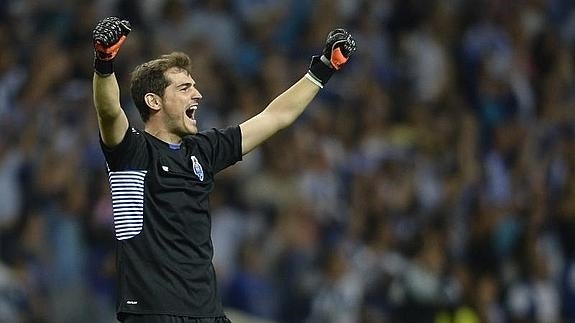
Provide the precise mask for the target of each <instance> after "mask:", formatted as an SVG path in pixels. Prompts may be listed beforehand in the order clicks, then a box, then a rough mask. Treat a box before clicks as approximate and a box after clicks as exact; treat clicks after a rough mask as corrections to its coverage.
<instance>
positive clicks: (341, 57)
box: [307, 28, 357, 88]
mask: <svg viewBox="0 0 575 323" xmlns="http://www.w3.org/2000/svg"><path fill="white" fill-rule="evenodd" d="M356 49H357V46H356V44H355V40H354V39H353V37H352V36H351V34H350V33H349V32H347V31H346V30H345V29H343V28H338V29H335V30H332V31H331V32H330V33H329V34H328V35H327V39H326V41H325V47H324V49H323V53H322V55H321V56H319V55H318V56H313V57H312V60H311V64H310V66H309V71H308V73H307V75H309V76H310V77H309V79H310V80H312V82H314V83H316V84H317V85H319V86H320V87H322V88H323V86H324V85H325V84H326V83H327V81H328V80H329V79H330V77H331V76H332V75H333V73H334V72H335V71H338V70H339V69H341V68H342V67H343V65H345V63H347V61H348V60H349V57H350V56H351V55H352V54H353V53H354V52H355V51H356Z"/></svg>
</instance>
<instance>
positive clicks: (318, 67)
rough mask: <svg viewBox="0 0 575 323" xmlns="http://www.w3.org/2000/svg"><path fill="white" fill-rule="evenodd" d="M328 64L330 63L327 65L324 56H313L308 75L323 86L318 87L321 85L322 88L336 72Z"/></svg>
mask: <svg viewBox="0 0 575 323" xmlns="http://www.w3.org/2000/svg"><path fill="white" fill-rule="evenodd" d="M328 64H329V61H328V63H327V64H326V63H325V62H324V61H323V56H313V57H312V58H311V63H310V65H309V71H308V73H307V75H309V76H311V77H312V78H313V79H314V80H316V81H317V82H319V83H320V84H321V85H320V84H318V85H320V87H322V88H323V86H324V85H325V84H326V83H327V81H329V79H330V78H331V76H332V75H333V73H334V72H335V70H334V69H333V68H331V67H330V66H329V65H328ZM312 81H313V80H312ZM314 83H315V82H314ZM316 84H317V83H316Z"/></svg>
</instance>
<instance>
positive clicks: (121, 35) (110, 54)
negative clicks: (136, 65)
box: [92, 17, 132, 75]
mask: <svg viewBox="0 0 575 323" xmlns="http://www.w3.org/2000/svg"><path fill="white" fill-rule="evenodd" d="M131 30H132V29H131V27H130V23H129V22H128V21H127V20H120V19H119V18H117V17H108V18H105V19H103V20H101V21H100V22H98V24H97V25H96V27H95V28H94V31H93V33H92V41H93V45H94V69H95V70H96V73H98V74H100V75H110V74H112V73H113V72H114V67H113V64H112V61H113V60H114V57H116V55H117V54H118V51H119V50H120V47H121V46H122V44H124V41H126V36H127V35H128V34H129V33H130V31H131Z"/></svg>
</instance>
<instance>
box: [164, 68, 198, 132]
mask: <svg viewBox="0 0 575 323" xmlns="http://www.w3.org/2000/svg"><path fill="white" fill-rule="evenodd" d="M164 75H165V77H166V79H167V80H168V81H169V82H170V85H168V87H166V90H165V92H164V96H163V97H162V103H163V104H162V107H163V110H164V122H165V124H166V127H167V129H169V130H170V131H171V132H173V133H175V134H177V135H179V136H181V137H183V136H185V135H189V134H195V133H197V132H198V127H197V124H196V118H195V113H196V109H197V108H198V103H199V101H200V100H201V99H202V94H201V93H200V91H198V89H196V87H195V84H196V82H195V81H194V79H192V77H191V76H190V75H189V74H188V73H187V72H186V71H185V70H182V69H178V68H171V69H169V70H167V71H166V72H165V73H164Z"/></svg>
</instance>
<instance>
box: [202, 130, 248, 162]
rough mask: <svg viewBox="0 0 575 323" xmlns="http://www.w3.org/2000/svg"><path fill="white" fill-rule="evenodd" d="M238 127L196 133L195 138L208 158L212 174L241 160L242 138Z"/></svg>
mask: <svg viewBox="0 0 575 323" xmlns="http://www.w3.org/2000/svg"><path fill="white" fill-rule="evenodd" d="M241 137H242V136H241V131H240V127H239V126H233V127H228V128H225V129H215V128H212V129H210V130H207V131H202V132H200V133H198V135H197V136H196V138H198V139H199V144H200V146H201V148H202V150H203V151H204V152H205V153H206V156H207V157H208V158H209V163H210V164H211V166H212V169H213V171H214V173H217V172H219V171H221V170H223V169H225V168H227V167H229V166H231V165H233V164H235V163H236V162H238V161H240V160H242V138H241Z"/></svg>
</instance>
